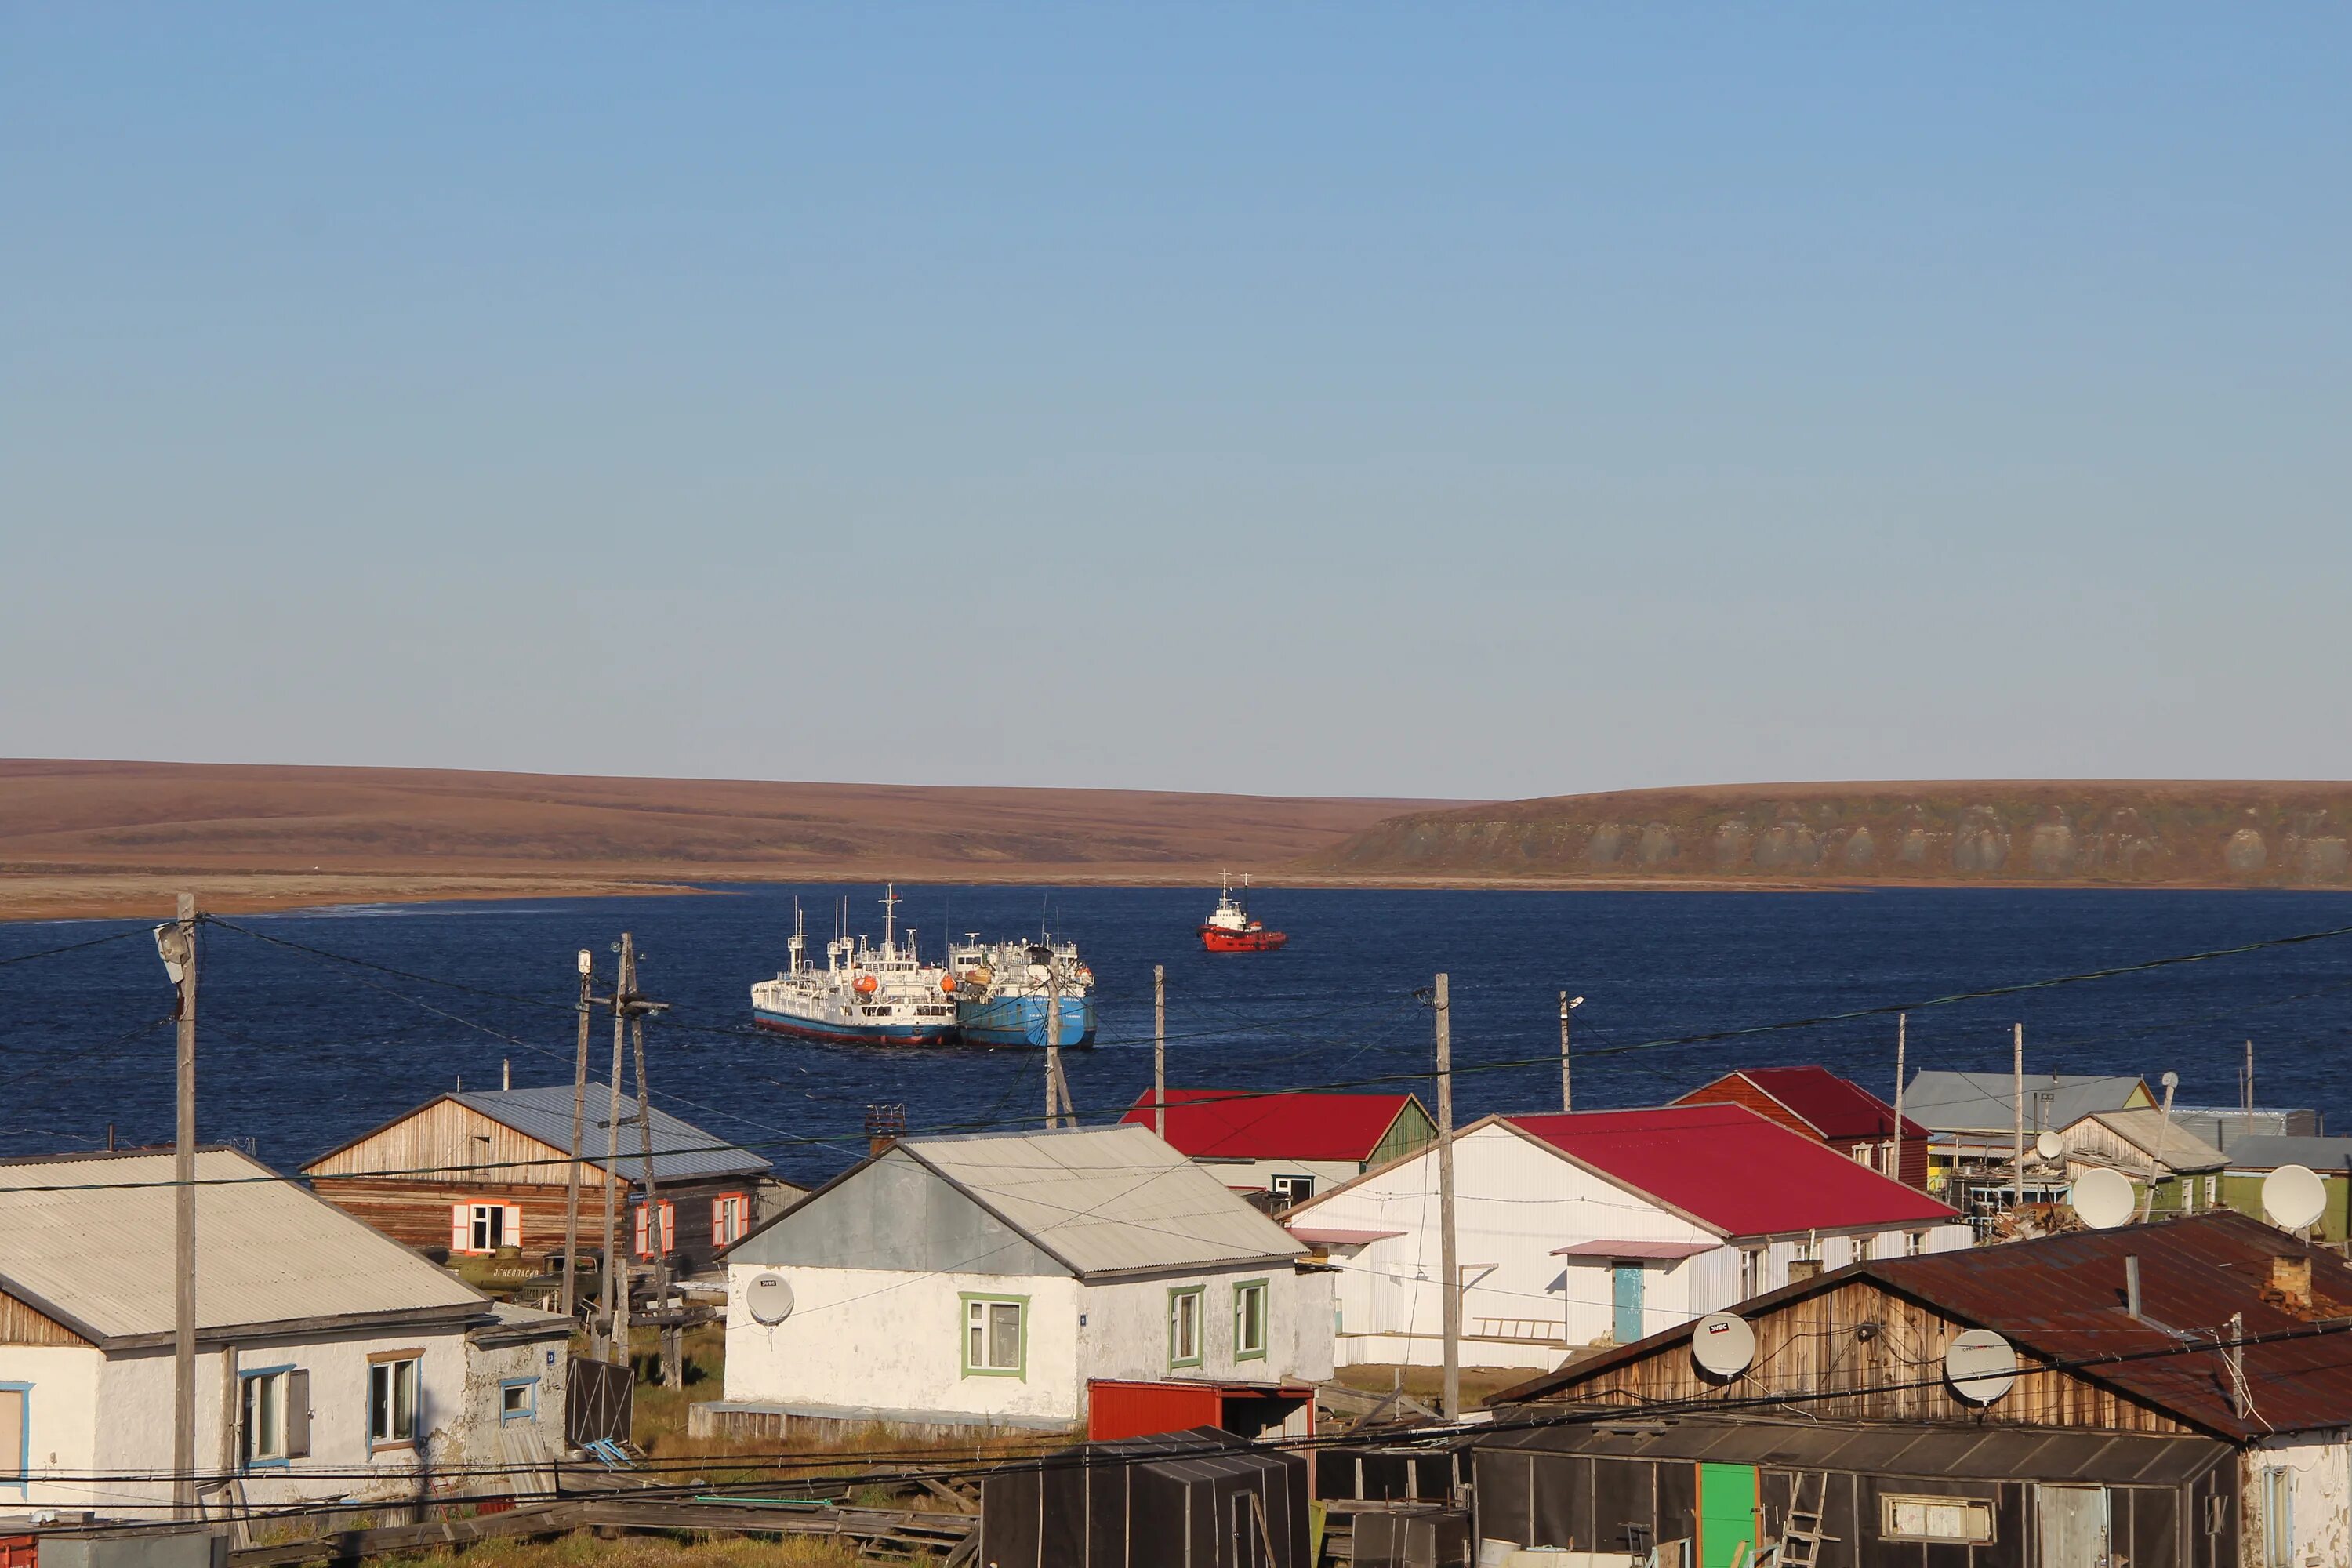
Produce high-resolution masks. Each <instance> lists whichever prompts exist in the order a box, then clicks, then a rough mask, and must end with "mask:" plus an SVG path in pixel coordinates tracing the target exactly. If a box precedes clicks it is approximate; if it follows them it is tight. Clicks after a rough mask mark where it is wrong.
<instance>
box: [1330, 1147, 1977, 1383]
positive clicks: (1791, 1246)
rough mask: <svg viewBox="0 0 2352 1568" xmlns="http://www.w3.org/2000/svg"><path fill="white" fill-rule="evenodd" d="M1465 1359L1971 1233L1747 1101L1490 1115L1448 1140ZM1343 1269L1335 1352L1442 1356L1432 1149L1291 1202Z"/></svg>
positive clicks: (1523, 1348)
mask: <svg viewBox="0 0 2352 1568" xmlns="http://www.w3.org/2000/svg"><path fill="white" fill-rule="evenodd" d="M1454 1192H1455V1202H1454V1213H1455V1220H1454V1229H1455V1235H1456V1238H1457V1247H1456V1252H1455V1258H1456V1262H1457V1263H1458V1264H1459V1266H1460V1268H1461V1279H1460V1282H1459V1288H1460V1289H1461V1291H1462V1309H1461V1311H1462V1327H1463V1345H1462V1357H1463V1362H1464V1364H1465V1365H1480V1366H1501V1367H1537V1368H1546V1369H1548V1368H1549V1367H1552V1366H1555V1365H1557V1364H1558V1363H1559V1360H1560V1358H1561V1356H1562V1355H1563V1353H1564V1352H1566V1351H1567V1350H1568V1348H1569V1347H1570V1346H1572V1345H1586V1344H1594V1343H1612V1342H1614V1343H1621V1344H1622V1343H1629V1342H1632V1341H1634V1340H1638V1339H1641V1338H1643V1336H1644V1335H1647V1334H1651V1333H1654V1332H1656V1331H1659V1330H1661V1329H1664V1328H1667V1327H1670V1326H1672V1325H1673V1324H1675V1323H1679V1322H1683V1321H1686V1320H1688V1319H1690V1318H1693V1317H1696V1316H1697V1315H1699V1314H1700V1313H1704V1312H1709V1311H1714V1310H1717V1309H1718V1308H1722V1307H1726V1306H1728V1305H1730V1304H1731V1303H1732V1302H1734V1301H1738V1300H1742V1299H1744V1298H1746V1297H1748V1296H1753V1295H1756V1294H1758V1293H1759V1292H1760V1291H1763V1290H1768V1289H1773V1288H1774V1287H1776V1286H1780V1285H1783V1284H1786V1283H1788V1281H1789V1280H1790V1279H1792V1278H1795V1279H1801V1278H1803V1277H1805V1276H1806V1275H1807V1274H1809V1273H1812V1272H1817V1271H1819V1270H1820V1269H1822V1268H1835V1267H1837V1266H1839V1265H1841V1264H1843V1263H1848V1262H1852V1261H1854V1260H1855V1259H1857V1258H1871V1257H1881V1258H1884V1257H1895V1256H1902V1255H1906V1254H1913V1253H1920V1252H1942V1251H1947V1250H1949V1249H1951V1248H1954V1247H1966V1246H1967V1245H1969V1227H1968V1226H1967V1225H1966V1224H1965V1223H1963V1222H1962V1221H1961V1220H1960V1218H1959V1216H1958V1215H1956V1214H1954V1213H1953V1212H1952V1210H1950V1209H1949V1208H1948V1207H1946V1206H1945V1205H1942V1204H1940V1203H1937V1201H1935V1200H1934V1199H1933V1198H1930V1197H1928V1196H1927V1194H1925V1193H1921V1192H1917V1191H1915V1190H1914V1189H1912V1188H1910V1187H1907V1186H1905V1185H1904V1184H1902V1183H1900V1182H1897V1181H1895V1180H1894V1179H1892V1178H1891V1177H1887V1176H1884V1175H1881V1174H1879V1173H1877V1172H1875V1171H1873V1170H1871V1169H1870V1168H1869V1167H1867V1166H1866V1165H1863V1164H1860V1163H1856V1162H1855V1161H1853V1160H1852V1159H1850V1158H1848V1157H1847V1156H1845V1155H1844V1154H1842V1153H1840V1152H1838V1151H1836V1150H1835V1149H1832V1148H1831V1147H1829V1146H1828V1145H1826V1144H1824V1143H1822V1142H1819V1141H1818V1140H1815V1139H1811V1138H1806V1137H1803V1136H1801V1135H1800V1134H1798V1133H1795V1132H1791V1131H1789V1130H1788V1129H1787V1128H1784V1127H1781V1126H1779V1125H1777V1124H1775V1123H1773V1122H1771V1121H1767V1120H1765V1119H1764V1118H1763V1117H1761V1116H1759V1115H1758V1114H1757V1113H1756V1112H1754V1111H1752V1110H1747V1109H1746V1108H1745V1107H1742V1106H1738V1105H1674V1106H1664V1107H1661V1108H1658V1109H1655V1110H1599V1111H1580V1112H1578V1113H1575V1114H1573V1115H1561V1114H1554V1115H1548V1116H1519V1117H1510V1118H1505V1117H1499V1116H1490V1117H1487V1118H1486V1120H1484V1121H1477V1122H1474V1123H1472V1124H1471V1125H1470V1126H1468V1127H1466V1128H1465V1129H1464V1130H1463V1131H1460V1132H1459V1133H1457V1134H1455V1136H1454ZM1284 1218H1285V1222H1286V1224H1287V1225H1288V1226H1290V1229H1291V1232H1292V1234H1293V1235H1295V1236H1297V1237H1298V1239H1299V1240H1300V1241H1302V1242H1305V1243H1307V1244H1308V1245H1309V1246H1311V1247H1316V1248H1317V1249H1318V1251H1319V1252H1320V1254H1321V1255H1322V1256H1324V1257H1326V1258H1328V1260H1329V1261H1330V1262H1332V1263H1333V1264H1335V1265H1337V1266H1338V1267H1339V1283H1338V1287H1337V1299H1338V1309H1339V1310H1338V1323H1337V1351H1336V1354H1337V1359H1338V1361H1339V1363H1340V1364H1342V1365H1353V1364H1356V1363H1366V1362H1371V1363H1419V1364H1433V1363H1437V1362H1439V1361H1441V1360H1442V1359H1443V1356H1444V1336H1443V1333H1442V1331H1441V1329H1442V1323H1443V1320H1444V1299H1443V1298H1442V1297H1441V1296H1440V1295H1439V1294H1438V1289H1439V1284H1438V1281H1439V1278H1440V1268H1441V1264H1440V1261H1439V1258H1440V1245H1441V1244H1440V1237H1439V1231H1438V1192H1437V1153H1436V1151H1435V1149H1434V1148H1429V1149H1423V1150H1419V1151H1417V1152H1414V1153H1412V1154H1410V1155H1408V1156H1406V1157H1405V1158H1403V1159H1402V1160H1398V1161H1395V1162H1393V1163H1390V1164H1388V1165H1385V1166H1382V1167H1381V1168H1379V1169H1377V1170H1373V1171H1370V1172H1368V1173H1365V1174H1364V1175H1362V1176H1360V1177H1358V1178H1357V1179H1356V1180H1355V1181H1353V1182H1350V1183H1349V1184H1347V1185H1345V1186H1342V1187H1339V1188H1335V1189H1334V1190H1332V1191H1331V1192H1328V1193H1326V1194H1323V1195H1322V1196H1320V1197H1318V1198H1314V1199H1312V1200H1310V1201H1308V1202H1307V1203H1306V1204H1303V1205H1299V1206H1298V1207H1297V1208H1294V1209H1292V1210H1291V1211H1290V1212H1289V1213H1288V1214H1287V1215H1285V1216H1284Z"/></svg>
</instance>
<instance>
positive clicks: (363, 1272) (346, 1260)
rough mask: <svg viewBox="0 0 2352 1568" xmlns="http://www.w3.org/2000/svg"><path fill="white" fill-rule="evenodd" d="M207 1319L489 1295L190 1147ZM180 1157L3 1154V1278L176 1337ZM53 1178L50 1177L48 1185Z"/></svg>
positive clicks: (227, 1160)
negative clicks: (7, 1158)
mask: <svg viewBox="0 0 2352 1568" xmlns="http://www.w3.org/2000/svg"><path fill="white" fill-rule="evenodd" d="M196 1179H197V1181H198V1182H199V1183H216V1185H200V1186H199V1187H198V1188H197V1192H196V1324H197V1329H198V1331H199V1332H207V1331H219V1330H226V1329H236V1328H245V1327H248V1326H252V1325H257V1324H263V1323H282V1322H291V1321H299V1320H304V1319H316V1318H346V1317H360V1318H364V1317H370V1316H383V1315H390V1314H402V1315H407V1316H419V1315H421V1316H425V1317H428V1318H430V1317H434V1316H436V1315H446V1317H447V1318H448V1319H449V1320H450V1321H467V1320H468V1319H471V1318H473V1317H476V1316H478V1315H480V1314H482V1313H485V1312H487V1311H488V1301H487V1300H486V1299H485V1298H484V1297H483V1296H481V1295H480V1294H479V1293H478V1292H477V1291H475V1290H473V1289H470V1288H468V1287H467V1286H466V1285H463V1284H461V1283H459V1282H458V1281H457V1280H456V1279H451V1278H450V1277H449V1276H448V1275H446V1274H445V1273H443V1272H442V1271H441V1270H440V1269H438V1268H435V1267H433V1265H431V1264H430V1263H427V1262H425V1259H423V1258H419V1257H418V1256H416V1254H415V1253H413V1252H411V1251H409V1250H408V1249H407V1248H406V1247H402V1246H400V1245H399V1244H398V1243H396V1242H394V1241H390V1240H388V1239H386V1238H385V1237H382V1236H380V1235H378V1234H377V1233H376V1232H374V1231H373V1230H371V1229H369V1228H368V1227H367V1226H364V1225H362V1224H361V1223H360V1222H359V1221H358V1220H355V1219H353V1218H352V1216H351V1215H347V1214H345V1213H343V1212H342V1211H341V1209H338V1208H336V1207H334V1206H333V1205H331V1204H327V1203H323V1202H321V1201H320V1200H319V1199H318V1198H315V1197H313V1196H311V1195H310V1193H308V1192H307V1191H305V1190H304V1189H302V1188H301V1187H300V1186H299V1185H296V1184H293V1183H291V1182H289V1181H288V1180H287V1179H285V1178H283V1177H280V1176H278V1175H277V1174H276V1173H273V1172H271V1171H270V1170H269V1169H268V1167H267V1166H265V1165H263V1164H261V1163H259V1162H258V1161H256V1160H253V1159H250V1158H248V1157H247V1156H246V1155H245V1154H242V1153H239V1152H236V1150H233V1149H207V1150H204V1151H201V1152H199V1153H198V1154H197V1156H196ZM172 1181H173V1159H172V1156H171V1155H170V1154H169V1153H137V1154H114V1155H89V1156H83V1157H78V1158H74V1159H66V1160H44V1161H25V1162H10V1163H0V1194H5V1197H0V1213H5V1223H0V1290H5V1291H6V1292H7V1293H9V1294H10V1295H13V1296H17V1297H20V1298H22V1299H24V1300H27V1301H30V1302H31V1303H32V1304H33V1305H35V1306H37V1307H38V1308H39V1309H40V1310H43V1311H45V1312H47V1313H48V1314H49V1315H51V1316H52V1317H55V1318H57V1319H58V1321H61V1322H65V1323H67V1324H68V1325H69V1326H71V1327H72V1328H74V1329H75V1330H76V1331H78V1332H80V1333H82V1334H84V1335H86V1336H87V1337H89V1338H90V1339H92V1340H95V1341H98V1342H100V1343H105V1344H110V1343H112V1342H118V1341H121V1340H126V1339H129V1340H137V1339H139V1338H141V1337H142V1336H156V1335H160V1336H163V1337H164V1338H166V1339H168V1338H169V1337H170V1335H171V1332H172V1324H173V1311H174V1310H175V1296H176V1287H175V1285H174V1276H173V1268H172V1258H173V1217H174V1209H175V1206H176V1205H175V1203H174V1200H173V1186H172ZM45 1189H46V1190H45Z"/></svg>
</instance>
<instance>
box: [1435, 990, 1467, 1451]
mask: <svg viewBox="0 0 2352 1568" xmlns="http://www.w3.org/2000/svg"><path fill="white" fill-rule="evenodd" d="M1452 1011H1453V1009H1452V1005H1451V1002H1450V999H1449V997H1448V994H1447V989H1446V976H1444V975H1443V974H1441V975H1439V976H1438V977H1437V1227H1438V1232H1437V1266H1438V1268H1439V1269H1440V1270H1441V1271H1442V1272H1443V1273H1444V1277H1445V1278H1444V1292H1445V1296H1444V1300H1445V1313H1444V1331H1445V1389H1444V1394H1443V1395H1442V1396H1441V1399H1440V1403H1441V1404H1442V1405H1444V1415H1445V1418H1446V1419H1447V1420H1449V1421H1451V1420H1453V1419H1454V1418H1455V1417H1457V1416H1459V1415H1461V1414H1462V1266H1461V1264H1460V1262H1459V1261H1457V1260H1456V1258H1455V1257H1454V1252H1455V1246H1454V1039H1453V1017H1452Z"/></svg>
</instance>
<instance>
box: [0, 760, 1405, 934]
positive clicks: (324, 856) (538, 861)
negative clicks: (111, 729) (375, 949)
mask: <svg viewBox="0 0 2352 1568" xmlns="http://www.w3.org/2000/svg"><path fill="white" fill-rule="evenodd" d="M1432 804H1438V803H1432V802H1426V801H1402V800H1343V799H1303V798H1282V797H1271V796H1260V795H1183V794H1176V793H1172V792H1171V793H1153V792H1148V791H1140V790H1137V791H1123V790H1065V789H956V788H930V787H922V786H914V785H903V786H902V785H885V784H775V783H760V782H751V781H741V780H700V779H635V778H572V777H564V776H560V775H552V774H534V773H463V772H436V771H428V770H423V769H404V768H324V767H264V766H242V765H226V764H224V765H215V764H205V763H104V762H43V761H5V760H0V873H5V877H0V880H13V881H16V882H17V883H18V884H19V885H23V884H25V883H26V881H27V880H28V879H38V880H39V881H41V882H42V883H43V884H44V885H45V886H47V885H59V884H60V883H61V882H62V881H69V880H71V879H82V880H83V881H84V882H85V883H88V884H90V885H93V886H94V885H96V884H98V883H100V882H103V883H105V884H107V885H108V886H110V887H120V888H124V889H134V890H135V891H136V897H137V899H138V900H142V901H140V902H139V903H138V906H137V907H138V908H140V909H142V910H145V909H147V908H148V907H149V906H150V905H152V902H153V899H154V896H155V895H154V893H153V892H152V889H149V888H146V887H142V879H149V878H173V877H181V876H184V875H186V874H191V873H208V874H211V875H212V877H213V880H212V881H211V882H210V883H209V884H206V885H209V886H212V887H215V888H217V887H223V886H226V883H224V882H223V881H222V880H220V879H223V878H227V879H257V878H258V879H307V880H305V881H304V883H303V885H304V886H317V887H320V889H323V890H322V893H321V898H323V899H324V900H346V899H352V898H368V897H383V898H402V897H405V898H418V897H423V898H442V897H451V896H476V897H481V896H498V895H499V894H500V893H512V892H516V891H519V890H520V891H528V892H532V893H538V892H544V891H552V890H562V889H566V888H573V889H576V890H581V891H612V890H618V888H617V887H616V886H614V885H611V884H627V883H631V882H635V881H638V880H642V879H653V880H668V881H673V882H674V881H677V880H680V879H691V880H695V881H726V880H778V879H802V878H807V879H835V878H840V879H875V880H879V879H883V878H885V877H891V878H899V879H920V880H940V881H944V880H965V881H1034V880H1055V881H1064V882H1083V881H1144V882H1171V881H1197V880H1201V879H1205V878H1207V877H1209V876H1210V875H1212V874H1213V872H1214V871H1215V870H1216V868H1218V867H1219V866H1220V865H1229V866H1232V867H1233V868H1235V869H1236V870H1239V869H1243V868H1252V869H1268V868H1273V867H1276V866H1278V865H1285V864H1287V863H1290V862H1293V861H1296V860H1297V859H1298V858H1300V857H1301V856H1304V855H1307V854H1309V853H1311V852H1313V851H1314V850H1317V849H1319V848H1323V847H1327V846H1329V845H1332V844H1336V843H1338V842H1339V840H1341V839H1343V838H1345V837H1347V836H1348V835H1349V834H1350V833H1353V832H1355V831H1357V830H1358V829H1360V828H1363V827H1366V826H1370V825H1371V824H1372V823H1374V822H1376V821H1378V820H1380V819H1381V818H1382V817H1386V816H1393V815H1395V814H1396V813H1397V812H1398V811H1399V810H1400V809H1403V808H1410V807H1412V806H1416V805H1432ZM453 878H456V879H468V881H469V885H470V884H479V887H478V890H474V891H470V892H464V891H460V892H453V891H452V890H451V887H452V884H451V882H450V880H449V879H453ZM320 879H325V881H323V882H322V881H320ZM334 879H344V881H343V882H334ZM403 879H406V880H407V882H409V883H413V884H414V887H407V886H405V885H404V882H403ZM346 882H347V883H349V884H350V885H349V886H345V885H344V883H346ZM328 883H334V885H333V887H331V888H330V887H328V886H327V884H328ZM591 884H594V885H593V886H591ZM168 885H169V884H167V883H165V882H162V881H157V882H154V883H152V888H167V887H168ZM276 885H277V886H279V887H280V888H281V889H285V888H291V887H292V886H293V884H292V883H291V882H284V881H281V882H279V883H278V884H276ZM0 891H5V890H4V889H0ZM259 894H260V889H259V888H258V885H257V886H256V888H254V889H248V891H247V893H244V894H236V895H233V901H236V902H239V903H241V904H242V907H245V908H258V907H277V906H281V905H283V904H284V903H286V902H287V901H289V899H292V898H295V895H293V894H291V893H289V894H287V895H286V896H283V897H280V896H269V897H261V896H259ZM35 901H36V902H37V901H38V900H35ZM106 901H107V900H100V902H101V903H104V902H106ZM168 901H169V900H168V895H166V896H165V902H166V903H167V904H168ZM298 901H314V902H315V901H321V900H320V899H300V900H298ZM6 902H7V900H5V898H0V904H5V903H6ZM16 905H17V907H15V908H5V909H0V913H15V914H18V915H23V914H26V913H30V912H32V910H31V907H30V906H28V905H26V903H25V900H22V899H21V898H20V899H18V900H16ZM45 907H50V906H45ZM125 907H128V906H125ZM208 907H211V906H208ZM220 907H226V905H223V906H220ZM52 912H55V910H54V908H53V907H52ZM76 912H97V911H96V910H89V909H82V908H80V907H79V906H77V907H76Z"/></svg>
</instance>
